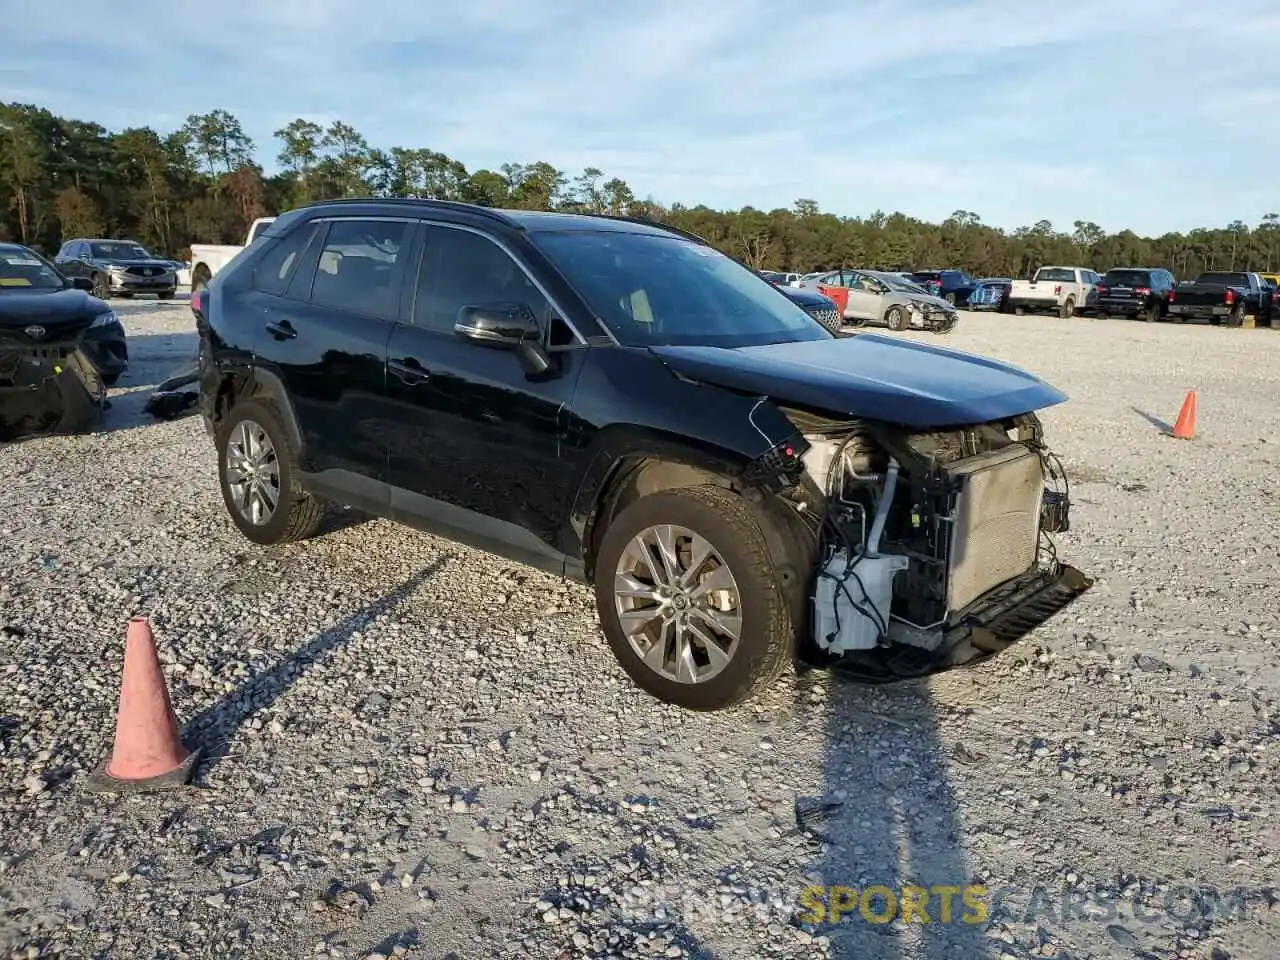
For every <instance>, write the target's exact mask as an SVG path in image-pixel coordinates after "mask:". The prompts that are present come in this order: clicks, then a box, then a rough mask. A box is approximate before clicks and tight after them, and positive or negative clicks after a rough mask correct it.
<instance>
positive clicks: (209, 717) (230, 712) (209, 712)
mask: <svg viewBox="0 0 1280 960" xmlns="http://www.w3.org/2000/svg"><path fill="white" fill-rule="evenodd" d="M450 559H452V558H451V556H450V555H445V556H442V557H440V558H438V559H437V560H434V561H433V562H431V563H430V564H428V565H427V566H426V567H424V568H423V569H421V570H419V571H418V572H417V573H416V574H414V575H413V576H412V577H410V578H409V579H408V580H406V581H405V582H404V583H402V584H401V585H400V586H398V587H396V588H395V589H394V590H392V591H391V592H390V593H388V594H387V595H386V596H384V597H381V598H380V599H378V600H376V601H374V602H373V603H371V604H369V605H368V606H365V607H362V608H361V609H359V610H358V611H356V612H355V613H353V614H352V615H351V616H349V617H347V618H346V619H345V620H343V621H342V622H341V623H338V624H335V625H334V626H332V627H330V628H328V629H327V630H322V631H321V632H320V633H318V634H316V635H315V636H314V637H312V638H311V639H310V640H309V641H308V642H307V643H305V644H303V645H302V646H301V647H299V648H298V649H297V650H296V651H294V653H293V655H292V656H289V657H287V658H286V659H284V660H281V661H280V662H279V663H277V664H276V665H275V666H274V667H272V668H271V669H270V670H268V671H266V672H265V673H259V674H257V675H255V676H253V677H250V678H249V679H248V680H246V681H245V682H244V683H242V684H241V685H240V686H238V687H236V689H234V690H232V691H231V692H230V693H228V694H227V695H226V696H225V697H223V698H222V699H221V700H219V701H218V702H217V703H214V704H212V705H211V706H209V707H206V708H205V709H204V710H202V711H200V713H198V714H196V716H194V717H192V718H191V720H189V721H188V722H187V724H186V726H185V727H184V728H183V731H182V736H183V739H184V740H185V741H186V742H188V743H191V744H199V745H200V746H201V747H202V748H203V750H204V755H203V757H202V758H201V760H200V766H199V768H198V770H197V773H198V774H200V773H205V774H207V773H208V771H209V770H211V769H212V768H213V767H215V766H217V764H218V763H219V762H220V761H221V760H222V758H223V757H225V756H226V754H227V744H228V743H229V741H230V740H231V737H232V736H233V735H234V733H235V731H236V729H237V728H238V727H239V726H240V725H241V724H243V723H244V722H245V721H246V720H247V719H249V717H251V716H252V715H253V714H255V713H258V712H259V711H261V710H265V709H266V708H267V707H269V706H271V704H273V703H275V702H276V700H278V699H280V697H281V696H282V695H283V694H284V693H285V691H286V690H288V689H289V688H290V687H291V686H293V684H294V683H295V682H296V681H297V679H298V678H299V677H300V676H301V675H302V674H303V673H305V672H306V671H307V670H308V669H309V668H310V667H311V666H312V665H314V664H316V663H319V662H321V661H323V660H324V659H325V658H326V657H327V656H328V655H329V654H331V653H333V652H334V651H335V650H338V649H340V648H341V647H344V646H346V644H347V643H349V642H350V640H351V637H352V635H354V634H355V633H356V631H358V630H361V629H363V628H364V627H366V626H367V625H368V624H369V623H370V622H371V621H373V620H374V619H375V618H377V617H379V616H381V615H382V614H384V613H387V612H389V611H390V610H392V609H394V608H395V607H397V606H399V605H400V604H401V603H402V602H403V601H404V600H405V599H406V598H407V597H408V596H409V595H410V594H412V593H413V592H414V591H415V590H417V589H418V587H420V586H422V584H423V583H425V582H426V581H427V580H428V579H430V578H431V577H432V576H433V575H434V574H435V573H436V571H437V570H439V569H440V568H441V567H442V566H444V564H445V563H447V562H448V561H449V560H450Z"/></svg>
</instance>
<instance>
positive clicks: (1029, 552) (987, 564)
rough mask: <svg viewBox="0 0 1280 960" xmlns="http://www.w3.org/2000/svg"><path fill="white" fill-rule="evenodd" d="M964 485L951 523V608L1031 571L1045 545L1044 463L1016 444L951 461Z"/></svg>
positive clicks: (952, 472) (955, 475)
mask: <svg viewBox="0 0 1280 960" xmlns="http://www.w3.org/2000/svg"><path fill="white" fill-rule="evenodd" d="M946 472H947V473H948V474H949V475H950V476H951V477H953V478H954V479H956V480H957V481H959V483H960V484H961V489H960V492H959V494H958V495H957V497H956V506H955V510H954V513H953V518H952V528H951V549H950V558H951V568H950V571H949V573H948V577H947V609H948V610H960V609H963V608H964V607H966V606H968V605H969V604H970V603H972V602H973V601H974V600H976V599H977V598H978V597H980V596H982V595H983V594H984V593H986V592H987V591H988V590H992V589H994V588H995V587H998V586H1000V585H1001V584H1002V583H1005V582H1007V581H1009V580H1011V579H1013V578H1014V577H1019V576H1022V575H1023V574H1025V573H1026V572H1027V571H1028V570H1030V569H1031V568H1032V567H1033V566H1035V563H1036V557H1037V554H1038V552H1039V546H1040V510H1041V503H1042V501H1043V499H1044V480H1045V478H1044V465H1043V464H1042V462H1041V460H1040V456H1039V454H1037V453H1035V452H1034V451H1033V450H1031V449H1029V448H1027V447H1025V446H1023V445H1022V444H1011V445H1009V446H1007V447H1002V448H1001V449H999V450H993V451H991V452H989V453H983V454H979V455H978V456H976V457H970V458H968V459H965V460H961V461H959V462H957V463H954V464H951V465H949V466H948V467H947V468H946Z"/></svg>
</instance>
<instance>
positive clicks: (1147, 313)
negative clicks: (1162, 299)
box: [1142, 303, 1160, 323]
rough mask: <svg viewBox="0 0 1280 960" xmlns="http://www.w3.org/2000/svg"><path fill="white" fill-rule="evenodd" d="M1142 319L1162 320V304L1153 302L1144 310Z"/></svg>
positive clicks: (1151, 321)
mask: <svg viewBox="0 0 1280 960" xmlns="http://www.w3.org/2000/svg"><path fill="white" fill-rule="evenodd" d="M1142 319H1143V320H1145V321H1147V323H1159V322H1160V304H1158V303H1153V304H1151V306H1149V307H1147V308H1146V309H1145V310H1144V311H1142Z"/></svg>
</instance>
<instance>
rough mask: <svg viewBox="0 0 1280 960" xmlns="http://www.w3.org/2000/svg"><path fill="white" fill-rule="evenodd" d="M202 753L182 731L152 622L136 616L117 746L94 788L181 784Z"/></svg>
mask: <svg viewBox="0 0 1280 960" xmlns="http://www.w3.org/2000/svg"><path fill="white" fill-rule="evenodd" d="M198 757H199V751H198V750H188V749H187V748H186V747H185V746H183V743H182V738H181V736H180V735H179V733H178V720H177V717H175V716H174V714H173V705H172V704H171V703H170V702H169V690H168V688H167V687H166V686H165V683H164V673H163V672H161V670H160V657H159V656H158V655H157V654H156V643H155V638H154V637H152V635H151V624H150V623H148V622H147V619H146V618H145V617H134V618H133V619H132V620H130V621H129V631H128V633H127V635H126V637H125V645H124V675H123V677H122V678H121V682H120V711H119V713H118V715H117V717H116V740H115V746H114V748H113V750H112V753H111V759H110V760H109V761H108V762H107V763H105V764H104V765H103V766H102V768H101V769H99V770H98V771H97V772H96V773H95V774H94V775H93V777H91V778H90V788H91V789H94V790H96V791H98V792H109V793H124V792H128V793H138V792H143V791H149V790H168V789H173V788H175V787H181V786H183V785H184V784H186V783H188V782H189V781H190V780H191V775H192V774H193V773H194V772H195V766H196V761H197V759H198Z"/></svg>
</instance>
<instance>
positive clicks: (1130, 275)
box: [1102, 270, 1151, 287]
mask: <svg viewBox="0 0 1280 960" xmlns="http://www.w3.org/2000/svg"><path fill="white" fill-rule="evenodd" d="M1102 282H1103V283H1109V284H1111V285H1112V286H1114V287H1148V286H1150V285H1151V274H1150V273H1148V272H1147V271H1146V270H1108V271H1107V275H1106V276H1105V277H1103V278H1102Z"/></svg>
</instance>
